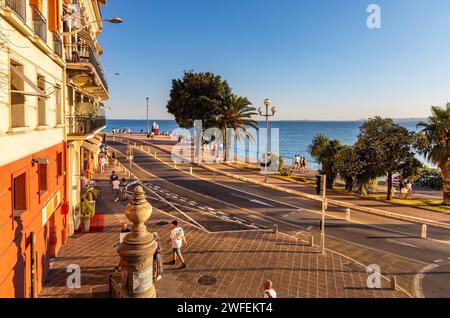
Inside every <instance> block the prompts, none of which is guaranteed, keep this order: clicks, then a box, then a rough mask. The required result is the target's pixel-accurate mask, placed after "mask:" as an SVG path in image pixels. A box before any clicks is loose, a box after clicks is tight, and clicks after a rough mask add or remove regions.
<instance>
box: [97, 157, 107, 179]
mask: <svg viewBox="0 0 450 318" xmlns="http://www.w3.org/2000/svg"><path fill="white" fill-rule="evenodd" d="M98 164H99V166H100V174H103V173H104V172H105V171H106V158H105V155H104V154H102V153H101V154H100V155H99V157H98Z"/></svg>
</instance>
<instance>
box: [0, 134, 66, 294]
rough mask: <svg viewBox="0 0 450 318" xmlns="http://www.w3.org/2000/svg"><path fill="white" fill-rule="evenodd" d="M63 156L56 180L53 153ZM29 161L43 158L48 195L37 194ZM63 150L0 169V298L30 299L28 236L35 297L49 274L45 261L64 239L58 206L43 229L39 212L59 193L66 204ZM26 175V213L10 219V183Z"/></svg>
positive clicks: (60, 146) (35, 177) (48, 151)
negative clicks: (32, 245) (33, 257)
mask: <svg viewBox="0 0 450 318" xmlns="http://www.w3.org/2000/svg"><path fill="white" fill-rule="evenodd" d="M59 152H62V154H63V158H62V159H63V163H62V164H63V176H57V161H56V160H57V153H59ZM33 158H47V159H48V160H49V165H48V167H47V175H48V191H47V192H46V193H42V194H39V191H38V165H37V164H35V165H34V167H33V166H32V159H33ZM65 162H66V146H65V143H60V144H58V145H55V146H53V147H51V148H48V149H45V150H43V151H41V152H38V153H35V154H33V155H30V156H27V157H25V158H22V159H20V160H17V161H15V162H13V163H10V164H7V165H4V166H1V167H0V238H1V239H0V297H2V298H5V297H30V296H31V286H30V285H31V266H30V264H31V262H30V261H31V255H30V233H31V232H33V231H34V232H35V235H36V244H35V255H36V261H35V262H36V263H35V273H36V274H35V286H36V289H35V290H36V295H38V294H39V292H40V291H41V288H42V283H43V281H44V280H45V278H46V275H47V274H48V270H49V260H50V258H53V257H55V256H56V254H57V253H58V251H59V249H60V247H61V246H62V244H63V240H65V239H66V237H67V236H66V233H67V232H66V231H67V228H66V217H65V216H64V215H62V213H61V204H59V205H58V206H56V210H55V211H54V213H53V214H52V216H51V218H50V219H49V220H48V221H47V223H46V224H45V226H43V225H42V208H43V207H44V206H46V204H47V203H48V202H49V201H50V199H51V198H52V197H53V196H54V195H55V193H57V191H58V190H60V191H61V202H62V203H64V202H66V201H67V200H66V175H67V174H66V171H67V169H66V164H65ZM23 172H26V173H27V211H26V212H24V213H23V214H22V215H21V217H13V205H12V198H13V197H12V180H13V178H14V177H15V176H17V175H20V174H22V173H23Z"/></svg>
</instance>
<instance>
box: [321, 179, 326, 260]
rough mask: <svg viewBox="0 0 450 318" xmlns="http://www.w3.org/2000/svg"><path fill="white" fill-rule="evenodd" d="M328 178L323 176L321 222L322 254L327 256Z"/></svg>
mask: <svg viewBox="0 0 450 318" xmlns="http://www.w3.org/2000/svg"><path fill="white" fill-rule="evenodd" d="M326 192H327V176H326V175H323V176H322V215H321V217H322V219H321V221H320V252H321V253H322V254H325V212H326V210H327V209H328V203H327V194H326Z"/></svg>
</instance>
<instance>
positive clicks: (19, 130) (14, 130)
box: [8, 126, 33, 134]
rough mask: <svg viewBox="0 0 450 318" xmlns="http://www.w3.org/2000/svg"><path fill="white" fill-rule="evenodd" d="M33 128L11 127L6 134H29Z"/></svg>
mask: <svg viewBox="0 0 450 318" xmlns="http://www.w3.org/2000/svg"><path fill="white" fill-rule="evenodd" d="M32 130H33V128H31V127H28V126H23V127H11V128H9V131H8V133H10V134H21V133H26V132H30V131H32Z"/></svg>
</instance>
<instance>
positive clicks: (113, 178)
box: [109, 171, 119, 182]
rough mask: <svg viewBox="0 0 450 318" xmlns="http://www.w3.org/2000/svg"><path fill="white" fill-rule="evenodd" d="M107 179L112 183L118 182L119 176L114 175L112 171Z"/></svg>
mask: <svg viewBox="0 0 450 318" xmlns="http://www.w3.org/2000/svg"><path fill="white" fill-rule="evenodd" d="M109 179H110V180H111V182H113V181H114V180H119V176H118V175H117V174H116V172H115V171H113V172H112V173H111V176H110V177H109Z"/></svg>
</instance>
